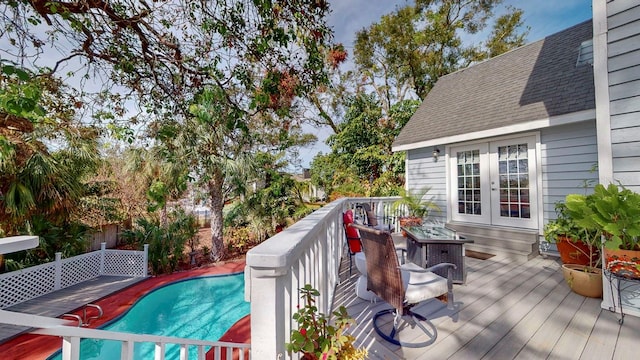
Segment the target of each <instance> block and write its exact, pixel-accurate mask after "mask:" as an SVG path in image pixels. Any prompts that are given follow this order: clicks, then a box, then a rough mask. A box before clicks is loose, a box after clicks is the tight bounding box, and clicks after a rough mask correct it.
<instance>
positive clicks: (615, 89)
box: [607, 0, 640, 192]
mask: <svg viewBox="0 0 640 360" xmlns="http://www.w3.org/2000/svg"><path fill="white" fill-rule="evenodd" d="M607 57H608V59H607V70H608V79H609V81H608V83H609V104H610V106H609V111H610V122H611V135H610V136H611V158H612V165H613V180H614V181H619V182H620V183H622V184H623V185H625V186H626V187H628V188H630V189H632V190H634V191H637V192H640V3H638V2H637V1H631V0H626V1H625V0H623V1H612V2H609V3H608V4H607Z"/></svg>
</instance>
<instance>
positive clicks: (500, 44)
mask: <svg viewBox="0 0 640 360" xmlns="http://www.w3.org/2000/svg"><path fill="white" fill-rule="evenodd" d="M507 9H508V10H509V12H508V13H507V14H504V15H502V16H500V17H498V18H497V19H496V22H495V24H494V26H493V31H492V32H491V35H490V37H489V39H488V40H487V42H486V48H487V49H486V51H485V54H486V55H485V56H486V57H494V56H498V55H500V54H503V53H505V52H507V51H509V50H511V49H515V48H517V47H520V46H522V45H524V43H525V40H526V37H527V34H528V32H529V28H528V27H527V28H526V30H525V32H523V33H518V29H519V28H522V26H523V23H522V15H523V14H524V12H523V11H522V10H520V9H515V8H513V7H511V6H508V7H507ZM485 56H483V55H480V56H479V58H484V57H485Z"/></svg>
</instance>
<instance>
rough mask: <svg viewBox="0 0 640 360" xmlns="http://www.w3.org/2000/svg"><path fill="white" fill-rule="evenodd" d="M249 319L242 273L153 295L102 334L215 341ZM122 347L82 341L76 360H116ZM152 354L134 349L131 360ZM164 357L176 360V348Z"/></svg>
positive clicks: (148, 348)
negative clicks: (108, 332)
mask: <svg viewBox="0 0 640 360" xmlns="http://www.w3.org/2000/svg"><path fill="white" fill-rule="evenodd" d="M248 314H249V303H248V302H245V301H244V275H243V274H242V273H239V274H233V275H224V276H210V277H200V278H193V279H189V280H184V281H179V282H175V283H172V284H169V285H166V286H164V287H161V288H158V289H156V290H154V291H152V292H151V293H149V294H147V295H145V296H144V297H142V298H140V299H139V300H138V301H137V302H136V303H135V304H134V305H133V306H132V307H131V308H130V309H129V311H127V312H126V313H125V314H124V315H123V316H121V317H119V318H116V319H115V320H114V321H112V322H110V323H109V324H107V325H106V326H104V327H102V329H104V330H112V331H120V332H129V333H136V334H153V335H164V336H176V337H181V338H189V339H199V340H210V341H216V340H218V339H219V338H220V337H221V336H222V335H224V333H225V332H226V331H227V330H228V329H229V328H230V327H231V326H232V325H233V324H234V323H236V322H237V321H238V320H240V319H241V318H243V317H244V316H245V315H248ZM120 347H121V345H120V342H117V341H97V340H91V339H86V340H82V342H81V345H80V351H81V354H80V358H81V359H82V360H88V359H105V360H111V359H118V358H119V357H120ZM153 350H154V344H136V346H135V350H134V351H135V354H134V358H135V359H153ZM196 355H197V348H196V347H194V346H191V347H189V357H190V358H195V357H196ZM166 356H167V357H166V358H167V359H177V358H178V356H179V347H178V345H167V347H166ZM60 358H61V355H60V353H58V354H56V356H54V357H52V359H54V360H57V359H60Z"/></svg>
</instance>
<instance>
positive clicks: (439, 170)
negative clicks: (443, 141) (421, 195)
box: [406, 146, 447, 222]
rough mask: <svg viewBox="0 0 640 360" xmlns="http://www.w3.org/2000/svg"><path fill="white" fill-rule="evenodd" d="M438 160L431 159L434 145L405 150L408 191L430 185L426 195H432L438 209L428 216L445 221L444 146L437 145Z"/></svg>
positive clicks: (445, 181) (445, 175)
mask: <svg viewBox="0 0 640 360" xmlns="http://www.w3.org/2000/svg"><path fill="white" fill-rule="evenodd" d="M438 149H439V150H440V156H439V157H438V161H434V159H433V150H434V147H426V148H420V149H415V150H409V151H407V163H406V172H407V182H406V186H407V189H409V191H412V192H414V191H418V190H422V189H424V188H425V187H430V190H429V192H428V193H427V197H433V201H434V202H435V203H436V204H437V205H438V207H439V208H440V211H434V212H432V213H431V214H430V218H431V219H433V220H435V221H439V222H445V221H446V220H447V189H446V186H447V173H446V157H445V151H444V146H441V147H438Z"/></svg>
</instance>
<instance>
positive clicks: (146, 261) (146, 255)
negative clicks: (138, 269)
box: [142, 244, 149, 277]
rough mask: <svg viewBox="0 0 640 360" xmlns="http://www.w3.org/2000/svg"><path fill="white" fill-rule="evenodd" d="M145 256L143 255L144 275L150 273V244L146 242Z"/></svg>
mask: <svg viewBox="0 0 640 360" xmlns="http://www.w3.org/2000/svg"><path fill="white" fill-rule="evenodd" d="M143 250H144V256H143V257H142V276H143V277H145V276H147V274H149V268H148V267H149V244H144V247H143Z"/></svg>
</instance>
